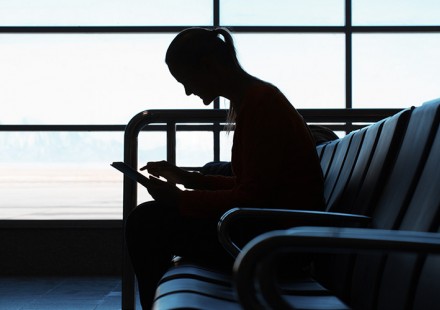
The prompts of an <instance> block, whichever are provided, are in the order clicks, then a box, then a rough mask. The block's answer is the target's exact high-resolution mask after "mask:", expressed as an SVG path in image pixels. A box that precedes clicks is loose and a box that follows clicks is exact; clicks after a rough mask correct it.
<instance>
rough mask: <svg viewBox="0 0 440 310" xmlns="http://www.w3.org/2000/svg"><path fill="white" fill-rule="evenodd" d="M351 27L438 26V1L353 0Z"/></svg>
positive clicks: (439, 11)
mask: <svg viewBox="0 0 440 310" xmlns="http://www.w3.org/2000/svg"><path fill="white" fill-rule="evenodd" d="M352 2H353V5H352V7H353V25H375V26H377V25H379V26H383V25H387V26H419V25H440V2H439V1H438V0H353V1H352Z"/></svg>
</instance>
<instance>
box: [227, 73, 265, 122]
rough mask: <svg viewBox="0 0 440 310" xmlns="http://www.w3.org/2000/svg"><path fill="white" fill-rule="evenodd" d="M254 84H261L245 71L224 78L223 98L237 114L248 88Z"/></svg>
mask: <svg viewBox="0 0 440 310" xmlns="http://www.w3.org/2000/svg"><path fill="white" fill-rule="evenodd" d="M256 83H261V81H260V80H258V79H257V78H255V77H253V76H251V75H250V74H248V73H247V72H245V71H241V72H237V73H236V74H231V75H229V77H227V78H226V80H225V87H224V95H223V96H224V97H225V98H227V99H229V101H230V104H231V106H232V108H233V109H234V110H235V111H236V112H237V113H238V112H239V110H240V108H241V103H242V101H243V99H244V97H245V96H246V94H247V92H248V90H249V88H250V87H252V86H253V85H255V84H256Z"/></svg>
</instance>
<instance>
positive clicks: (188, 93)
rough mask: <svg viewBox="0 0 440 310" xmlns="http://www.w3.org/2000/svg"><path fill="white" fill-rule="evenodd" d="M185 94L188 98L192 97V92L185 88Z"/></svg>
mask: <svg viewBox="0 0 440 310" xmlns="http://www.w3.org/2000/svg"><path fill="white" fill-rule="evenodd" d="M185 93H186V95H187V96H190V95H192V91H191V90H190V89H189V88H188V87H185Z"/></svg>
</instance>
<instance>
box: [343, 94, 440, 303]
mask: <svg viewBox="0 0 440 310" xmlns="http://www.w3.org/2000/svg"><path fill="white" fill-rule="evenodd" d="M439 103H440V102H437V103H431V104H425V105H423V106H421V107H418V108H416V109H414V111H413V112H412V114H411V118H410V120H409V123H408V127H407V130H406V132H405V135H404V136H403V140H402V143H401V147H400V148H399V149H398V152H397V157H396V158H395V160H393V161H391V162H388V167H387V169H386V170H387V171H388V177H386V178H385V179H384V180H382V181H381V182H380V188H379V189H378V192H380V193H379V194H378V196H377V197H376V199H374V200H370V205H366V204H363V205H362V208H363V210H368V211H370V212H371V213H372V216H373V227H374V228H380V229H404V230H418V231H430V230H432V229H433V225H434V226H435V225H438V223H437V224H435V222H436V221H438V219H437V216H438V215H437V214H438V208H439V198H438V194H434V195H433V193H432V191H434V190H437V193H438V191H439V190H440V188H439V186H440V182H437V183H435V184H432V185H430V186H426V185H427V184H426V183H429V182H431V181H430V178H431V180H432V181H435V180H438V174H440V173H439V171H438V158H439V153H438V149H439V148H438V146H436V145H434V144H433V142H434V140H436V139H437V138H436V135H437V134H438V125H439V119H440V109H439V108H440V104H439ZM436 143H438V142H436ZM370 170H371V165H370V169H369V171H370ZM433 171H434V172H433ZM435 171H436V172H435ZM433 173H437V176H435V175H433ZM429 195H430V196H429ZM423 197H425V200H426V201H424V200H423ZM435 230H437V227H435ZM422 261H423V258H422V257H419V256H417V255H404V254H399V255H398V254H396V255H389V256H386V255H358V256H357V257H356V261H355V265H354V269H353V276H352V285H351V287H352V292H351V301H350V304H352V305H353V307H354V308H356V309H376V308H380V309H392V308H394V309H406V307H407V306H408V304H409V303H412V301H411V300H412V297H411V296H414V287H413V286H414V285H415V283H416V281H415V280H416V279H415V277H416V276H417V274H418V272H419V271H420V268H421V266H422Z"/></svg>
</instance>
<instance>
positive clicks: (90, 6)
mask: <svg viewBox="0 0 440 310" xmlns="http://www.w3.org/2000/svg"><path fill="white" fill-rule="evenodd" d="M346 4H348V5H346ZM350 8H351V10H350ZM219 25H220V26H222V25H224V26H228V27H229V29H230V30H231V31H232V33H233V36H234V39H235V42H236V48H237V52H238V57H239V59H240V61H241V63H242V65H243V67H244V68H245V69H246V70H247V71H248V72H249V73H251V74H253V75H255V76H257V77H259V78H261V79H264V80H266V81H268V82H271V83H273V84H275V85H276V86H277V87H279V88H280V89H281V90H282V91H283V92H284V93H285V94H286V96H287V97H288V98H289V99H290V100H291V102H292V103H293V105H294V106H295V107H297V108H300V109H302V108H307V109H313V108H329V109H333V108H405V107H408V106H411V105H415V106H417V105H420V104H422V103H423V102H425V101H428V100H431V99H434V98H439V97H440V92H439V91H440V89H439V87H438V85H440V75H439V74H437V73H438V72H439V70H440V67H439V66H440V65H439V62H438V60H437V59H438V55H440V1H437V0H380V1H379V0H352V1H347V0H274V1H266V0H202V1H200V0H188V1H179V0H164V1H153V0H142V1H141V0H133V1H123V0H111V1H107V0H94V1H85V0H76V1H70V0H36V1H30V0H3V1H0V68H1V70H0V103H1V106H2V110H1V113H0V129H3V128H5V127H6V126H4V125H16V126H18V127H16V128H19V129H17V130H14V129H7V130H1V131H0V143H1V145H2V148H1V151H0V219H4V218H10V219H17V218H20V219H66V218H68V219H75V218H76V219H95V218H98V219H110V218H111V219H115V218H118V219H120V218H122V175H121V173H119V172H118V171H116V170H115V169H113V168H111V167H110V165H109V164H110V163H111V162H112V161H117V160H122V159H123V132H122V129H121V131H119V132H117V131H116V132H105V131H103V130H102V129H101V130H100V131H99V132H93V130H95V129H92V128H89V129H85V130H84V129H82V130H81V131H80V132H73V131H69V130H71V129H69V130H63V128H64V127H65V126H67V125H70V124H73V125H84V126H86V127H87V126H89V125H97V126H107V125H125V124H127V122H128V121H129V120H130V119H131V118H132V117H133V116H134V115H136V114H137V113H139V112H141V111H143V110H148V109H212V108H213V107H212V106H210V107H205V106H204V105H203V104H202V102H201V100H200V99H199V98H198V97H195V96H190V97H188V96H186V95H185V92H184V89H183V87H182V86H181V85H180V84H179V83H176V81H175V80H174V79H173V77H172V76H171V74H170V73H169V72H168V68H167V66H166V64H165V63H164V57H165V52H166V49H167V47H168V45H169V43H170V42H171V40H172V38H173V37H174V36H175V35H176V33H177V32H179V31H180V30H182V29H184V28H186V27H191V26H203V27H216V26H219ZM215 107H216V108H222V109H227V108H228V107H229V103H228V102H227V100H225V99H222V98H221V99H220V100H219V102H217V103H216V105H215ZM27 125H49V126H50V125H57V126H61V127H58V128H60V129H59V131H53V130H52V131H50V130H49V131H45V130H39V129H38V128H36V127H33V129H25V130H22V129H23V127H25V126H27ZM20 126H21V127H20ZM63 126H64V127H63ZM89 127H91V126H89ZM94 128H95V127H94ZM120 128H123V126H120ZM338 134H340V135H343V133H342V132H339V133H338ZM213 137H217V138H218V139H217V138H215V139H214V138H213ZM232 137H233V134H232V133H231V134H230V135H227V134H226V132H224V131H222V132H220V134H219V135H216V134H213V133H212V132H206V131H205V132H203V131H200V130H199V129H194V128H193V129H191V130H188V131H181V132H178V133H177V136H176V140H177V141H176V146H177V156H176V160H177V163H178V164H179V165H183V166H191V167H194V166H198V165H203V164H205V163H206V162H207V161H210V160H212V159H213V156H214V155H213V153H214V152H213V149H217V150H219V154H218V156H217V158H219V159H220V160H230V147H231V144H232ZM138 140H139V152H138V154H139V164H144V163H146V162H148V161H152V160H163V159H166V157H167V154H166V148H167V144H166V134H165V133H164V132H158V131H142V132H141V133H140V135H139V139H138ZM214 140H215V141H217V142H214ZM217 143H218V145H217ZM148 199H150V196H149V195H148V192H147V191H146V190H145V189H144V188H141V187H140V188H139V191H138V201H139V202H142V201H145V200H148Z"/></svg>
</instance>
